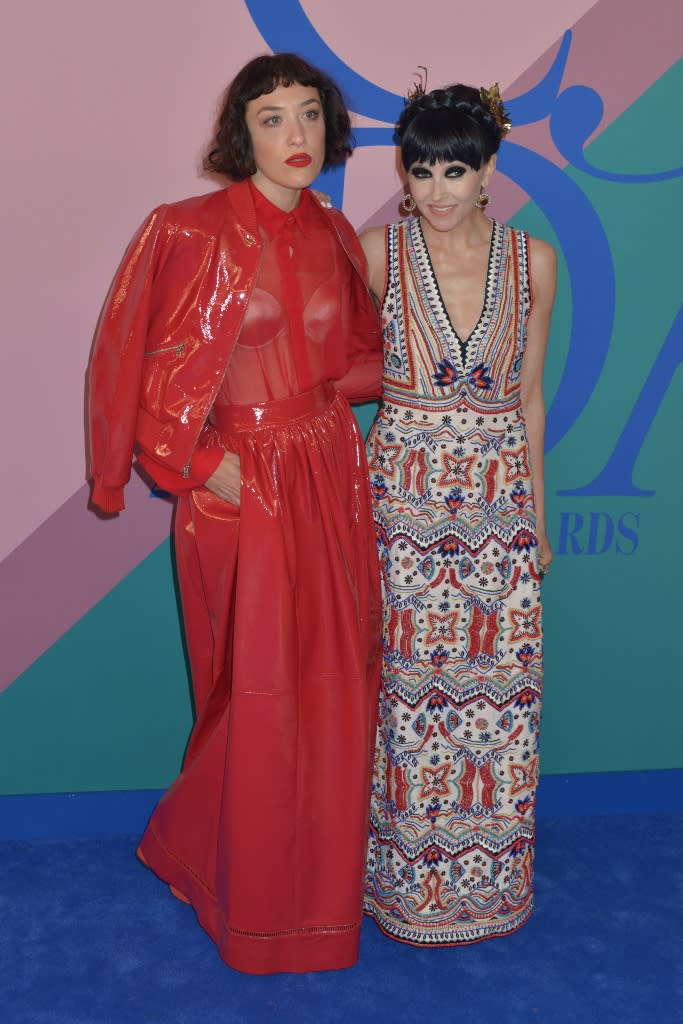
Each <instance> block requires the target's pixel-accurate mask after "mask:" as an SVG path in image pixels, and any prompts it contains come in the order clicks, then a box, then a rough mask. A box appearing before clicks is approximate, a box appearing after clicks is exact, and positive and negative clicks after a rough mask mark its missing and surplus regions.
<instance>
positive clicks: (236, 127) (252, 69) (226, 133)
mask: <svg viewBox="0 0 683 1024" xmlns="http://www.w3.org/2000/svg"><path fill="white" fill-rule="evenodd" d="M295 83H296V84H298V85H308V86H311V87H312V88H314V89H317V90H318V92H319V93H320V101H321V103H322V108H323V116H324V118H325V161H324V163H323V169H325V168H327V167H333V166H334V165H335V164H341V163H343V162H344V161H345V160H346V158H347V157H348V156H350V155H351V151H352V149H353V139H352V136H351V121H350V119H349V113H348V111H347V109H346V104H345V103H344V99H343V97H342V94H341V92H340V91H339V87H338V86H337V85H336V83H335V82H333V81H332V79H331V78H329V77H328V76H327V75H326V74H324V72H322V71H319V70H318V68H315V67H313V65H311V64H309V63H308V62H307V61H305V60H304V59H303V58H302V57H298V56H297V55H296V54H295V53H274V54H272V55H266V56H263V57H255V58H254V60H251V61H249V63H248V64H246V65H245V66H244V67H243V68H242V70H241V71H239V72H238V73H237V75H236V76H235V78H234V79H233V81H232V82H231V84H230V85H229V86H228V90H227V92H226V94H225V98H224V100H223V106H222V108H221V112H220V114H219V115H218V124H217V128H216V135H215V138H214V140H213V143H212V145H211V149H210V151H209V153H208V156H207V157H206V159H205V160H204V169H205V170H207V171H213V172H214V173H218V174H224V175H225V176H226V177H227V178H230V180H231V181H243V180H244V179H245V178H248V177H250V176H251V175H252V174H254V173H255V171H256V164H255V163H254V153H253V149H252V145H251V136H250V135H249V129H248V128H247V123H246V119H245V113H246V108H247V103H250V102H251V100H255V99H257V98H258V97H259V96H266V95H268V93H271V92H273V91H274V90H275V89H277V88H278V86H280V85H285V86H289V85H294V84H295Z"/></svg>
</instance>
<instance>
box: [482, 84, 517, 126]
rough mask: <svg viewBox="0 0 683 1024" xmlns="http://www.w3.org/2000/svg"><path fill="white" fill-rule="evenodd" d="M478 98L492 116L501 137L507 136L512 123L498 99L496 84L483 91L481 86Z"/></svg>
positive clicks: (498, 88)
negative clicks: (501, 134)
mask: <svg viewBox="0 0 683 1024" xmlns="http://www.w3.org/2000/svg"><path fill="white" fill-rule="evenodd" d="M479 98H480V99H481V101H482V103H485V104H486V106H487V107H488V108H489V110H490V111H491V113H492V114H493V117H494V120H495V122H496V124H497V125H498V127H499V128H500V130H501V132H502V133H503V135H507V133H508V132H509V131H510V129H511V128H512V121H511V120H510V117H509V114H508V112H507V110H506V109H505V107H504V106H503V101H502V99H501V98H500V87H499V85H498V82H494V83H493V85H492V86H491V88H490V89H484V88H483V86H482V88H481V89H480V90H479Z"/></svg>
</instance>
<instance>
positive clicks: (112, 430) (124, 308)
mask: <svg viewBox="0 0 683 1024" xmlns="http://www.w3.org/2000/svg"><path fill="white" fill-rule="evenodd" d="M165 210H166V207H159V208H158V209H156V210H154V212H153V213H152V214H150V216H149V217H148V218H147V220H146V221H145V223H144V224H143V225H142V227H141V228H140V230H139V231H138V233H137V234H136V235H135V237H134V238H133V241H132V242H131V244H130V245H129V247H128V249H127V251H126V254H125V256H124V257H123V260H122V262H121V265H120V267H119V269H118V271H117V273H116V276H115V278H114V281H113V283H112V286H111V288H110V290H109V294H108V296H107V299H106V301H105V304H104V308H103V310H102V313H101V316H100V320H99V324H98V327H97V333H96V336H95V345H94V348H93V356H92V360H91V362H90V369H89V376H88V386H89V420H90V475H91V477H92V480H93V490H92V501H93V503H94V504H95V505H98V506H99V507H100V508H101V509H102V510H103V511H104V512H119V511H121V509H123V508H124V500H123V488H124V487H125V485H126V484H127V483H128V480H129V479H130V470H131V463H132V459H133V448H134V444H135V426H136V422H137V413H138V403H139V396H140V385H141V379H142V365H143V353H144V348H145V342H146V338H147V328H148V324H149V315H150V303H151V293H152V286H153V282H154V278H155V275H156V270H157V267H158V265H159V259H160V254H161V250H162V246H163V242H164V238H165V235H166V231H164V230H163V228H164V219H165V218H164V211H165Z"/></svg>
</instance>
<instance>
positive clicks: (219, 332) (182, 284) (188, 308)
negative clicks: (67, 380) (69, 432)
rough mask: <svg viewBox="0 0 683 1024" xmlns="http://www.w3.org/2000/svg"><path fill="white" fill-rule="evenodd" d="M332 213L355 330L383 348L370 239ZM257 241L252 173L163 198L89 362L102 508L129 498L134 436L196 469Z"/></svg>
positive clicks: (253, 269) (160, 459)
mask: <svg viewBox="0 0 683 1024" xmlns="http://www.w3.org/2000/svg"><path fill="white" fill-rule="evenodd" d="M325 212H326V213H327V214H328V215H329V217H330V219H331V221H332V224H333V226H334V228H335V231H336V233H337V235H338V237H339V240H340V242H341V244H342V245H343V247H344V250H345V251H346V253H347V255H348V257H349V259H350V260H351V263H352V264H353V266H354V268H355V270H356V271H357V273H356V274H354V275H353V276H354V288H355V294H354V296H353V304H354V316H353V318H352V319H353V330H354V334H355V335H362V336H364V337H366V340H367V348H368V350H369V349H371V348H374V349H376V351H377V352H379V351H380V350H381V335H380V331H379V324H378V319H377V313H376V310H375V307H374V304H373V302H372V298H371V296H370V293H369V291H368V289H367V285H366V284H365V278H366V264H365V257H364V254H363V250H362V248H361V246H360V243H359V242H358V239H357V237H356V234H355V232H354V231H353V228H352V227H351V225H350V224H349V223H348V221H347V220H346V218H345V217H344V216H343V215H342V214H341V213H340V212H339V211H338V210H326V211H325ZM260 249H261V242H260V235H259V233H258V228H257V224H256V215H255V213H254V207H253V202H252V199H251V195H250V190H249V187H248V183H247V182H238V183H236V184H233V185H230V186H229V187H228V188H225V189H222V190H220V191H218V192H212V193H209V194H208V195H203V196H196V197H194V198H192V199H186V200H183V201H182V202H179V203H173V204H170V205H164V206H159V207H158V208H157V209H156V210H154V211H153V212H152V213H151V214H150V216H149V217H148V218H147V220H146V221H145V223H144V224H143V226H142V228H141V229H140V231H139V232H138V233H137V235H136V236H135V238H134V239H133V241H132V242H131V244H130V246H129V247H128V250H127V251H126V254H125V256H124V258H123V261H122V263H121V266H120V267H119V269H118V271H117V274H116V277H115V278H114V281H113V284H112V287H111V289H110V292H109V295H108V296H107V300H106V302H105V306H104V309H103V312H102V315H101V317H100V322H99V325H98V329H97V335H96V339H95V347H94V350H93V357H92V361H91V365H90V380H89V385H90V389H89V395H90V472H91V476H92V478H93V492H92V500H93V503H94V504H96V505H98V506H99V507H100V508H101V509H103V510H104V511H106V512H117V511H119V510H120V509H122V508H124V500H123V489H124V487H125V485H126V484H127V482H128V480H129V479H130V473H131V464H132V460H133V453H134V449H135V446H136V445H139V446H140V448H141V449H142V451H143V452H145V453H146V454H147V455H148V456H149V457H150V458H151V459H153V460H154V462H156V463H157V464H158V465H161V466H164V467H165V468H167V469H170V470H173V471H174V472H177V473H181V474H182V473H185V474H187V472H188V467H189V463H190V459H191V457H192V453H193V451H194V449H195V447H196V445H197V442H198V441H199V437H200V434H201V432H202V430H203V428H204V425H205V423H206V420H207V417H208V415H209V412H210V410H211V406H212V405H213V402H214V399H215V397H216V395H217V393H218V390H219V388H220V386H221V383H222V381H223V376H224V374H225V372H226V368H227V366H228V362H229V359H230V354H231V352H232V348H233V345H234V343H235V340H236V338H237V335H238V333H239V330H240V326H241V324H242V319H243V317H244V313H245V310H246V308H247V304H248V302H249V298H250V296H251V292H252V289H253V286H254V281H255V278H256V275H257V272H258V268H259V263H260ZM379 366H380V364H379V362H378V369H379ZM380 375H381V371H379V372H378V388H379V380H380ZM359 397H363V398H370V397H373V396H372V395H367V394H366V395H363V396H359Z"/></svg>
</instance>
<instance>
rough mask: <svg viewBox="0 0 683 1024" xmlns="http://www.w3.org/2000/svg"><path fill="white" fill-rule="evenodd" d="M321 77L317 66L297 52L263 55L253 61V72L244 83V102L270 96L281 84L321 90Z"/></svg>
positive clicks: (286, 86)
mask: <svg viewBox="0 0 683 1024" xmlns="http://www.w3.org/2000/svg"><path fill="white" fill-rule="evenodd" d="M321 77H322V76H321V75H320V73H319V72H318V71H317V69H316V68H312V67H311V66H310V65H309V64H307V62H306V61H304V60H302V59H301V58H300V57H298V56H297V55H296V54H293V53H279V54H275V55H273V56H272V57H263V58H261V59H260V60H259V59H257V60H255V61H254V62H253V66H252V68H251V74H250V75H249V76H248V79H247V81H246V82H245V83H244V89H243V91H242V98H243V102H244V103H249V102H250V101H251V100H255V99H258V97H259V96H268V95H269V94H270V93H271V92H275V90H276V89H278V88H279V87H280V86H281V85H282V86H284V87H285V88H289V86H290V85H304V86H310V87H311V88H313V89H317V90H318V92H320V91H321V86H322V81H321Z"/></svg>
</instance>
